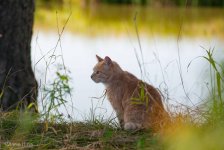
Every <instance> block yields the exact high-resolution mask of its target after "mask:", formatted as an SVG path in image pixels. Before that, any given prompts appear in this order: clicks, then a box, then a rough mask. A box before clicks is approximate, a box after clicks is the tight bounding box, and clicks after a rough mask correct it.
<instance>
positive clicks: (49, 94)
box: [41, 70, 71, 123]
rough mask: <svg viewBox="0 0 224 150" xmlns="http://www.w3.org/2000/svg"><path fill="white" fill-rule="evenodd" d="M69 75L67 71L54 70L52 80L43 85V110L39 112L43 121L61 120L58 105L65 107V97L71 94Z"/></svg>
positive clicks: (61, 116) (61, 115)
mask: <svg viewBox="0 0 224 150" xmlns="http://www.w3.org/2000/svg"><path fill="white" fill-rule="evenodd" d="M69 81H70V77H69V76H68V74H67V73H61V71H60V70H59V71H57V72H56V78H55V79H54V80H53V82H52V83H51V84H50V85H48V86H45V87H44V93H43V94H44V99H42V105H43V111H42V112H41V113H42V114H41V115H42V117H43V119H44V120H45V122H46V123H47V122H49V121H50V122H55V121H62V120H63V117H64V116H63V114H61V113H60V111H59V107H61V106H64V108H65V109H66V103H67V100H66V99H67V97H68V96H70V95H71V87H70V85H69Z"/></svg>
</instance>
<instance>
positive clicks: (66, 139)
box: [0, 112, 162, 149]
mask: <svg viewBox="0 0 224 150" xmlns="http://www.w3.org/2000/svg"><path fill="white" fill-rule="evenodd" d="M0 120H1V124H0V135H1V148H3V149H24V148H27V149H28V148H30V149H143V148H146V147H151V148H152V147H153V149H161V148H162V144H160V143H159V141H158V135H155V134H153V133H152V132H151V131H145V132H143V131H140V132H126V131H123V130H121V129H119V128H117V127H115V126H114V125H113V124H110V123H109V122H98V121H86V122H74V123H66V122H64V123H63V122H61V123H49V124H48V127H46V123H45V122H41V121H38V119H35V117H34V116H32V117H31V115H30V114H28V113H27V114H26V113H21V112H11V113H5V114H1V118H0Z"/></svg>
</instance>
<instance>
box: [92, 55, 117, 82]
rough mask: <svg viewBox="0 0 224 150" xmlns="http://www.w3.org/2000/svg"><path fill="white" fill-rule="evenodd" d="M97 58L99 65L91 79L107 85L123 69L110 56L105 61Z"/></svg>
mask: <svg viewBox="0 0 224 150" xmlns="http://www.w3.org/2000/svg"><path fill="white" fill-rule="evenodd" d="M96 58H97V61H98V63H97V64H96V65H95V67H94V68H93V74H92V75H91V78H92V80H93V81H95V82H96V83H105V84H107V83H108V82H110V80H111V78H112V77H113V76H114V75H115V74H116V73H118V72H119V71H121V68H120V67H119V65H118V64H117V63H116V62H114V61H112V60H111V59H110V57H108V56H106V57H105V58H104V59H103V58H101V57H99V56H98V55H96Z"/></svg>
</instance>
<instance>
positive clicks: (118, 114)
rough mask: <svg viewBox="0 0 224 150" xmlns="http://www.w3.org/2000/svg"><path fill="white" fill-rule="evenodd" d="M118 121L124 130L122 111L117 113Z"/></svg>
mask: <svg viewBox="0 0 224 150" xmlns="http://www.w3.org/2000/svg"><path fill="white" fill-rule="evenodd" d="M116 114H117V119H118V121H119V124H120V127H121V128H122V129H123V128H124V113H123V112H121V111H116Z"/></svg>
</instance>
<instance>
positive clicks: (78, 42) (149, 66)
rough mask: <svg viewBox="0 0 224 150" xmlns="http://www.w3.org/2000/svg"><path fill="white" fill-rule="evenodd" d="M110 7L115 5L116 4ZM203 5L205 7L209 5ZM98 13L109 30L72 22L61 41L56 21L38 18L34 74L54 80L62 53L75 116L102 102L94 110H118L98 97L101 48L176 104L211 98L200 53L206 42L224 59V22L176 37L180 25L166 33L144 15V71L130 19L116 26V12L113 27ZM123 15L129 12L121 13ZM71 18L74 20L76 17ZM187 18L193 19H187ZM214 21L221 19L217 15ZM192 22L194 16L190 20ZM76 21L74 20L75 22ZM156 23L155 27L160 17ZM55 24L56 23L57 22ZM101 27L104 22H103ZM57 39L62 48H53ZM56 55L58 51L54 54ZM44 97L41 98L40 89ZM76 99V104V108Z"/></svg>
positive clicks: (42, 80)
mask: <svg viewBox="0 0 224 150" xmlns="http://www.w3.org/2000/svg"><path fill="white" fill-rule="evenodd" d="M108 9H109V8H108ZM111 9H112V10H114V9H115V8H114V6H113V8H111ZM144 9H146V8H144ZM144 11H145V10H144ZM194 11H195V10H194ZM197 11H200V10H197ZM201 11H202V12H203V11H204V10H201ZM209 11H210V10H209ZM214 11H216V10H214ZM150 12H151V13H153V11H152V10H150ZM198 13H200V12H198ZM37 14H38V12H37ZM94 14H95V15H96V14H97V15H98V17H96V16H97V15H96V16H94V17H93V18H92V19H94V18H98V22H97V23H98V24H104V25H105V26H107V25H108V30H109V31H108V32H106V31H105V27H104V28H103V29H102V32H101V30H100V29H98V30H97V34H95V31H94V32H92V30H95V29H91V32H90V33H88V31H90V29H89V28H88V29H86V30H87V31H83V33H82V32H81V31H74V30H72V29H71V25H69V22H68V29H67V30H65V31H64V32H63V34H62V36H61V38H60V42H59V43H58V45H57V41H58V39H59V35H58V31H57V27H54V28H53V27H52V28H51V27H50V29H49V27H46V26H44V25H43V27H41V26H40V24H41V23H40V20H37V22H36V24H38V25H36V27H35V30H34V34H33V40H32V61H33V64H34V66H35V67H34V68H35V74H36V77H37V79H38V82H39V83H41V84H40V85H41V86H42V87H43V85H44V84H49V83H50V81H52V80H53V78H54V76H55V71H56V68H57V67H56V66H57V64H62V59H61V58H62V56H63V59H64V63H65V66H66V67H67V68H68V69H69V70H70V72H71V73H70V76H71V78H72V80H71V85H72V87H73V91H72V98H68V103H67V105H66V109H68V110H69V112H70V115H71V116H72V117H73V118H74V119H77V120H83V119H84V118H85V117H86V116H89V113H90V109H91V108H97V109H96V112H95V113H96V115H103V116H105V117H109V116H111V114H113V110H112V108H111V106H110V104H109V102H108V101H107V100H106V99H105V100H103V99H102V98H101V99H95V98H94V97H101V96H102V94H103V91H104V86H103V85H102V84H96V83H94V82H93V81H92V80H91V79H90V75H91V74H92V68H93V66H94V65H95V64H96V58H95V55H96V54H98V55H99V56H102V57H105V56H110V57H111V59H112V60H114V61H116V62H118V63H119V64H120V66H121V67H122V68H123V69H124V70H127V71H129V72H131V73H133V74H134V75H136V76H137V77H139V78H141V79H144V80H145V81H147V82H148V83H150V84H152V85H154V86H155V87H157V88H159V89H160V90H161V91H162V93H163V94H164V96H165V99H166V101H168V102H169V103H170V104H175V105H176V104H178V103H183V104H186V105H189V106H192V105H196V104H198V103H199V102H201V101H202V100H205V99H206V97H207V96H208V94H207V93H208V89H207V83H208V82H209V78H208V74H209V64H208V63H207V62H206V61H205V60H204V59H202V58H197V59H195V58H196V57H198V56H204V55H205V54H206V52H205V50H204V49H203V48H202V47H204V48H206V49H209V48H215V57H216V59H217V60H220V61H221V60H223V57H222V54H223V52H224V51H223V49H224V42H223V37H222V36H220V35H222V34H221V33H224V29H223V28H222V27H223V26H220V25H217V28H215V29H214V34H212V32H211V33H210V30H212V29H211V28H208V33H209V34H208V33H207V30H205V31H204V32H203V30H202V29H199V30H200V31H199V32H198V33H195V34H193V33H189V34H187V33H185V32H186V31H185V30H184V29H183V33H182V34H181V38H180V39H179V40H177V39H178V38H177V37H178V33H177V32H176V31H175V30H177V31H178V29H173V31H169V32H166V33H164V34H162V32H159V30H160V29H158V30H157V29H156V28H155V30H153V28H152V32H148V31H146V30H145V29H147V23H146V24H144V21H141V24H140V27H139V34H140V43H141V49H142V54H143V59H140V60H141V64H142V66H143V67H144V69H143V70H145V71H144V72H143V73H141V72H140V68H139V65H138V61H137V59H136V53H137V55H138V56H139V57H141V50H140V47H139V42H138V38H137V35H136V33H135V32H134V27H133V26H132V25H129V24H126V25H124V27H123V28H120V27H119V29H118V28H117V26H119V25H117V22H118V21H117V20H118V19H116V17H117V18H119V16H115V17H113V19H114V18H115V19H114V20H115V23H114V24H116V25H114V27H113V23H111V22H112V21H111V22H109V23H108V20H107V19H105V17H103V16H101V15H100V10H99V12H98V11H96V12H95V13H94ZM59 15H60V13H59ZM104 15H105V14H104ZM123 15H124V14H122V15H121V16H123ZM128 16H129V14H128ZM223 16H224V15H220V14H218V15H217V18H218V19H217V20H219V19H220V18H222V17H223ZM107 17H108V16H106V18H107ZM142 17H143V16H140V18H142ZM174 17H175V14H174V15H172V16H171V18H174ZM176 17H177V18H176V19H178V18H179V16H176ZM206 17H207V16H205V17H204V18H206ZM214 17H215V16H214ZM62 18H63V17H62ZM90 18H91V17H90ZM99 18H100V19H99ZM146 18H147V17H146ZM113 19H112V20H113ZM209 20H211V19H209ZM45 21H46V20H45ZM70 21H71V22H74V20H70ZM160 21H161V18H158V22H157V24H158V26H161V23H160ZM203 21H204V20H203V16H202V19H200V21H199V23H198V25H200V26H204V24H203ZM146 22H147V21H146ZM177 22H178V21H177ZM188 22H190V21H189V20H188ZM214 22H217V21H216V20H215V19H214ZM93 23H94V21H93ZM163 23H164V24H163V25H164V26H169V23H170V22H169V21H167V22H163ZM191 23H192V22H190V23H188V24H191ZM71 24H72V25H73V24H74V23H71ZM153 24H154V26H155V27H156V25H155V24H156V22H154V23H153ZM192 24H193V23H192ZM210 24H212V23H210ZM55 26H57V24H56V25H55ZM69 26H70V27H69ZM74 26H75V25H74ZM93 26H94V25H93ZM142 26H143V27H142ZM100 27H101V26H100V25H99V28H100ZM77 28H78V27H77ZM90 28H91V27H90ZM93 28H95V27H93ZM168 28H169V27H168ZM174 28H175V27H174ZM176 28H177V27H176ZM192 28H193V27H192ZM192 30H195V29H192ZM201 30H202V31H201ZM113 31H114V32H113ZM129 31H130V32H129ZM218 31H220V32H221V33H220V32H218ZM201 33H203V34H201ZM204 33H206V34H205V35H206V36H204ZM56 45H57V48H56V49H55V51H54V47H55V46H56ZM178 52H179V55H178ZM52 55H54V56H56V57H50V56H52ZM43 56H44V58H43ZM41 58H43V59H41ZM51 58H52V62H51V64H50V66H49V68H48V70H47V75H46V72H45V69H46V62H49V61H50V60H51ZM192 60H193V61H192ZM191 61H192V63H191V65H190V67H188V65H189V63H190V62H191ZM37 62H38V63H37ZM180 75H182V79H183V80H181V76H180ZM45 78H46V81H45ZM182 82H183V84H182ZM183 86H184V88H183ZM184 89H185V91H184ZM39 99H41V94H40V96H39ZM192 103H193V104H192ZM71 105H73V108H74V110H73V111H72V106H71ZM40 109H41V108H40ZM60 111H61V112H62V113H63V114H66V112H65V109H64V108H63V107H61V108H60Z"/></svg>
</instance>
